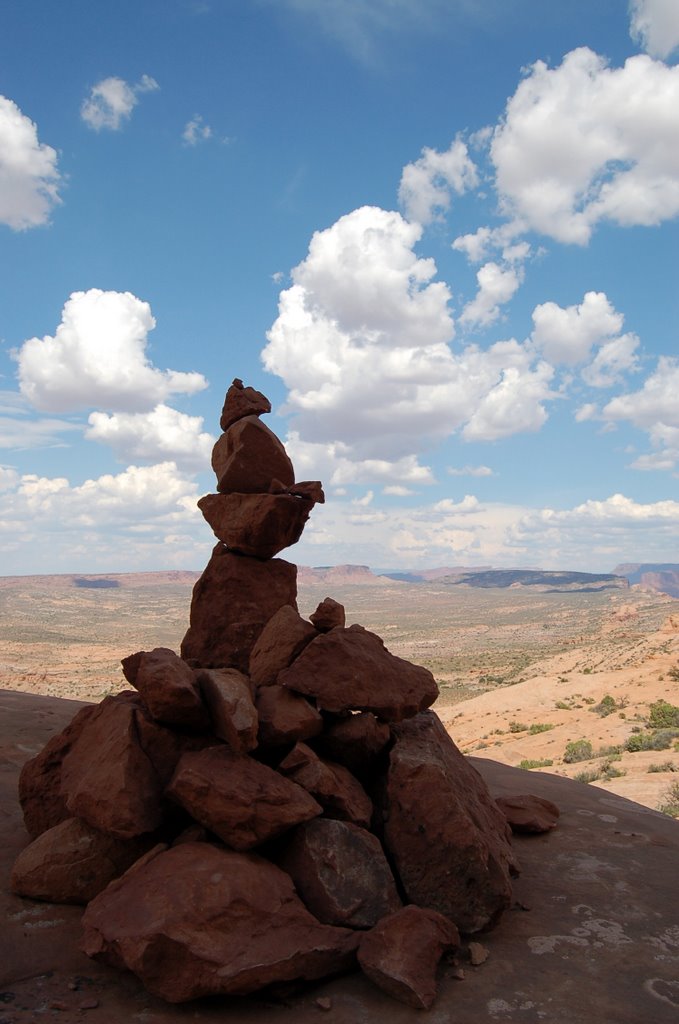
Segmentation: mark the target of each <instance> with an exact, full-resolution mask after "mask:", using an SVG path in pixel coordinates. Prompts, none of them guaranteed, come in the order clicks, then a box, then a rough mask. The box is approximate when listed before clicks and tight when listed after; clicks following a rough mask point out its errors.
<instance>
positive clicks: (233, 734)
mask: <svg viewBox="0 0 679 1024" xmlns="http://www.w3.org/2000/svg"><path fill="white" fill-rule="evenodd" d="M196 678H197V680H198V685H199V687H200V691H201V693H202V695H203V700H204V701H205V704H206V705H207V708H208V710H209V712H210V718H211V721H212V731H213V732H214V734H215V736H218V737H219V738H220V739H221V740H224V742H225V743H226V745H227V746H228V747H230V748H231V750H235V751H236V753H238V754H246V753H247V752H248V751H249V750H254V749H255V747H256V746H257V730H258V724H259V723H258V719H257V709H256V707H255V705H254V702H253V700H252V688H251V685H250V680H249V679H248V677H247V676H246V675H244V674H243V673H242V672H239V671H238V669H236V668H205V669H200V670H199V671H198V672H197V673H196Z"/></svg>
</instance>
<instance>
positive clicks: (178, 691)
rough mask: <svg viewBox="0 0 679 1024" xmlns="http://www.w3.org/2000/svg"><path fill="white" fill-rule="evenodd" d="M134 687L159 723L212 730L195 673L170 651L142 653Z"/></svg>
mask: <svg viewBox="0 0 679 1024" xmlns="http://www.w3.org/2000/svg"><path fill="white" fill-rule="evenodd" d="M133 657H135V658H136V657H137V656H136V655H133ZM133 685H134V686H135V687H136V688H137V690H138V691H139V693H140V694H141V697H142V700H143V701H144V704H145V705H146V707H147V708H148V710H149V712H150V714H151V715H152V717H153V718H155V719H156V721H157V722H162V723H163V724H164V725H178V726H182V727H184V728H186V729H196V730H199V731H201V730H206V729H208V728H209V727H210V718H209V715H208V713H207V708H206V707H205V705H204V704H203V701H202V698H201V695H200V690H199V688H198V685H197V683H196V679H195V676H194V674H193V670H192V669H190V668H189V666H188V665H187V664H186V662H185V661H182V659H181V658H179V657H178V656H177V655H176V654H175V652H174V651H171V650H170V649H169V648H167V647H156V648H155V650H153V651H141V652H140V656H139V660H138V663H137V667H136V672H135V673H134V683H133Z"/></svg>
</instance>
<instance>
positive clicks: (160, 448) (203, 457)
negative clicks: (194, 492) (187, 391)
mask: <svg viewBox="0 0 679 1024" xmlns="http://www.w3.org/2000/svg"><path fill="white" fill-rule="evenodd" d="M88 423H89V427H88V428H87V430H86V432H85V437H86V438H87V439H88V440H90V441H100V442H102V443H103V444H107V445H109V446H110V447H111V448H112V450H113V451H114V453H115V455H116V456H117V458H118V459H119V460H120V461H123V462H139V461H142V462H151V463H154V462H158V461H170V460H171V461H173V462H175V463H176V464H177V465H178V466H179V467H180V468H181V469H182V470H185V471H186V470H188V471H200V470H207V469H209V467H210V454H211V452H212V447H213V445H214V443H215V440H216V438H214V437H213V436H212V435H211V434H208V433H206V432H205V431H203V429H202V428H203V418H202V416H187V415H186V413H182V412H178V411H177V410H176V409H172V408H171V407H170V406H167V405H163V404H162V403H161V404H159V405H157V406H156V407H155V409H153V410H152V411H151V412H148V413H143V412H142V413H139V412H138V413H113V414H112V415H110V416H109V415H107V414H106V413H104V412H93V413H90V416H89V419H88Z"/></svg>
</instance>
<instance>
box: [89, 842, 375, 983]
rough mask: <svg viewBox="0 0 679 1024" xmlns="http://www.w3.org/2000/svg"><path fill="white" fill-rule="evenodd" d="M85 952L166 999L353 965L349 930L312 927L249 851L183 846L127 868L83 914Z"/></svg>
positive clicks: (275, 873) (288, 891) (285, 882)
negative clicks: (122, 970) (131, 974)
mask: <svg viewBox="0 0 679 1024" xmlns="http://www.w3.org/2000/svg"><path fill="white" fill-rule="evenodd" d="M83 928H84V941H83V950H84V952H85V953H87V955H88V956H91V957H94V958H96V959H101V960H104V961H106V962H107V963H110V964H112V965H114V966H116V967H127V968H128V969H129V970H131V971H133V972H134V973H135V974H136V975H137V976H138V977H139V978H140V979H141V980H142V982H143V983H144V985H145V986H146V988H147V989H148V990H149V991H150V992H152V993H153V994H154V995H157V996H160V997H161V998H162V999H165V1000H167V1001H168V1002H171V1003H178V1002H184V1001H186V1000H189V999H196V998H198V997H200V996H206V995H212V994H221V995H225V994H236V995H242V994H245V993H248V992H254V991H257V990H258V989H261V988H264V987H265V986H267V985H271V984H273V983H276V982H287V981H294V980H297V979H304V980H313V979H317V978H321V977H324V976H325V975H327V974H335V973H339V972H341V971H342V970H346V969H348V968H350V967H351V966H352V965H353V964H354V963H355V949H356V946H357V943H358V939H357V936H356V933H355V932H352V931H350V930H348V929H344V928H332V927H329V926H328V925H323V924H320V923H319V922H318V921H317V920H316V919H315V918H314V917H312V915H311V914H310V913H309V911H308V910H307V909H306V908H305V907H304V905H303V904H302V902H301V901H300V899H299V898H298V896H297V895H296V894H295V891H294V887H293V884H292V880H291V879H290V878H289V877H288V876H287V875H286V874H285V873H284V872H283V871H281V870H280V869H279V868H277V867H276V866H275V865H273V864H271V863H269V862H267V861H265V860H262V859H261V858H260V857H257V856H256V855H253V854H243V853H235V852H234V851H232V850H224V849H218V848H217V847H215V846H212V845H211V844H209V843H183V844H181V845H179V846H175V847H173V848H172V849H170V850H166V851H162V852H159V853H158V854H157V855H156V856H154V857H152V858H150V859H146V861H145V862H144V863H141V865H140V866H136V865H135V866H133V867H132V868H131V870H130V871H129V872H128V873H127V874H126V875H124V876H123V877H122V878H120V879H118V880H116V881H115V882H112V883H111V885H110V886H109V887H108V888H107V889H105V890H104V892H102V893H101V894H100V895H99V896H97V897H96V899H94V900H93V901H92V903H90V905H89V907H88V908H87V910H86V911H85V914H84V917H83Z"/></svg>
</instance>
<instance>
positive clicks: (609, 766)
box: [601, 761, 627, 780]
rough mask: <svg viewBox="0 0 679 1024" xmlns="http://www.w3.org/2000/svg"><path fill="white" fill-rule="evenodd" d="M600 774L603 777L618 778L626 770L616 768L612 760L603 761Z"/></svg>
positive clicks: (625, 773) (624, 773)
mask: <svg viewBox="0 0 679 1024" xmlns="http://www.w3.org/2000/svg"><path fill="white" fill-rule="evenodd" d="M601 774H602V777H603V778H604V779H607V780H608V779H620V778H622V776H623V775H627V772H626V771H625V770H624V769H623V768H616V767H615V765H614V764H613V761H605V762H604V764H602V766H601Z"/></svg>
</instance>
